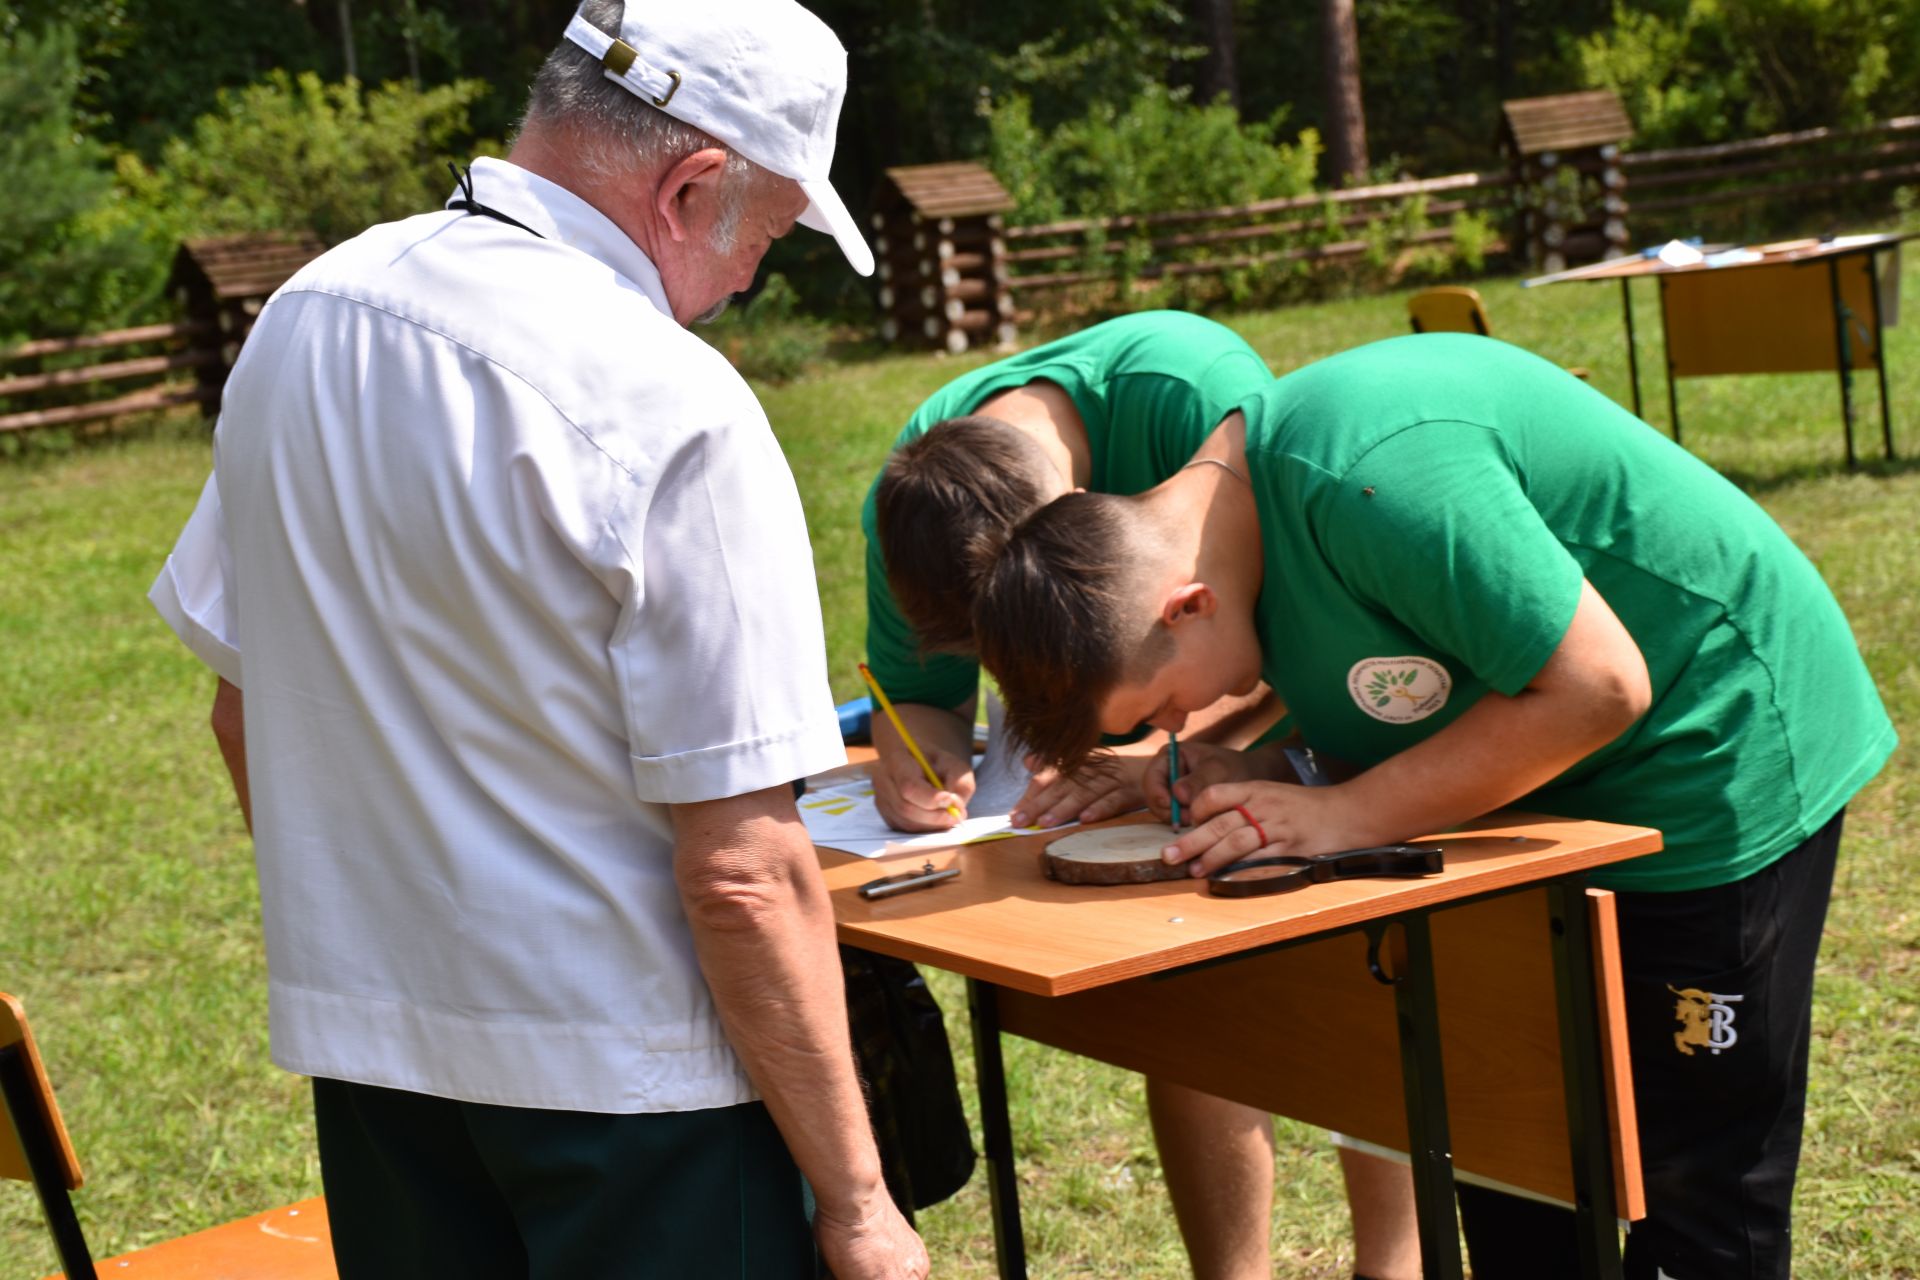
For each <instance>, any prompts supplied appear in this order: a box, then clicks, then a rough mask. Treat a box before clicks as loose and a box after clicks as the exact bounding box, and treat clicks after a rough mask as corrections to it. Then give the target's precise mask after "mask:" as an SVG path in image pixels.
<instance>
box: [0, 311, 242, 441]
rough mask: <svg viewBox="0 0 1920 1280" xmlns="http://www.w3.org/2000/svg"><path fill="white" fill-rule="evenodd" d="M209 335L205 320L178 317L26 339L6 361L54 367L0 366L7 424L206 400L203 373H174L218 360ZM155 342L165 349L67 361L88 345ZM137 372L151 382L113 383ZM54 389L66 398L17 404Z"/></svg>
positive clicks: (24, 425) (0, 357)
mask: <svg viewBox="0 0 1920 1280" xmlns="http://www.w3.org/2000/svg"><path fill="white" fill-rule="evenodd" d="M210 336H211V335H210V334H209V333H208V332H207V330H206V327H205V326H204V325H198V324H192V323H174V324H149V325H140V326H138V327H135V328H131V329H116V330H114V331H113V332H111V333H94V334H85V335H82V336H79V337H73V338H40V339H35V340H34V341H31V342H26V343H22V344H21V345H20V346H17V347H15V348H13V350H11V351H8V352H5V353H0V366H11V365H17V364H20V363H24V362H33V363H36V364H41V365H43V366H47V367H42V368H40V369H37V370H34V371H32V372H26V373H19V372H12V373H9V372H4V371H0V431H25V430H27V429H29V428H33V427H55V426H76V425H79V424H81V423H88V422H98V421H104V420H107V419H112V418H119V417H125V416H126V415H128V414H135V413H152V412H154V411H156V410H160V409H166V408H171V407H173V406H175V405H183V404H193V403H196V402H197V403H202V404H204V403H205V402H206V400H207V393H206V390H205V388H204V387H203V386H202V385H201V384H200V382H199V380H198V379H197V378H196V379H190V380H189V379H180V378H175V377H172V376H170V375H173V374H177V373H180V372H183V371H196V372H197V371H199V370H201V369H204V368H206V367H207V366H209V365H212V364H215V363H217V362H218V361H219V359H220V353H219V351H218V350H217V349H216V348H213V347H211V346H208V345H206V344H205V342H204V340H205V339H206V338H208V337H210ZM154 346H158V347H161V348H163V349H162V350H161V351H160V353H159V354H150V355H132V356H128V357H126V358H123V359H112V360H106V361H103V362H101V363H97V364H87V365H72V364H66V363H62V358H64V357H71V356H73V355H76V354H78V353H81V352H96V351H101V352H105V351H114V352H118V351H120V350H123V349H126V348H142V347H154ZM49 361H51V364H49ZM136 379H144V380H147V385H145V386H141V387H139V388H136V389H134V390H131V391H127V390H123V389H119V388H117V387H116V386H115V385H114V384H119V383H125V382H131V381H134V380H136ZM47 397H52V398H54V399H56V400H58V401H60V402H59V403H55V404H51V405H37V406H35V407H32V408H18V407H15V406H17V405H18V404H19V403H20V402H21V401H22V400H35V401H37V400H41V399H43V398H47Z"/></svg>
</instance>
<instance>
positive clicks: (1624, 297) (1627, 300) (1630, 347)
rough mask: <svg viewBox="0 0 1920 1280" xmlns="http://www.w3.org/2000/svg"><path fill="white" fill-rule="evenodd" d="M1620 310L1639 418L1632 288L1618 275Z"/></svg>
mask: <svg viewBox="0 0 1920 1280" xmlns="http://www.w3.org/2000/svg"><path fill="white" fill-rule="evenodd" d="M1620 311H1621V313H1622V314H1623V315H1625V316H1626V318H1627V381H1628V382H1631V383H1632V384H1633V416H1634V417H1636V418H1639V417H1640V344H1639V343H1638V342H1636V341H1635V340H1634V336H1633V288H1632V286H1631V284H1630V283H1629V282H1628V280H1627V277H1625V276H1621V277H1620ZM1642 420H1643V421H1644V419H1642Z"/></svg>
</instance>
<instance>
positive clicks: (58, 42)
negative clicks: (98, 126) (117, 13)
mask: <svg viewBox="0 0 1920 1280" xmlns="http://www.w3.org/2000/svg"><path fill="white" fill-rule="evenodd" d="M10 28H11V24H10V23H9V21H8V14H7V11H6V8H5V6H4V4H0V190H3V191H5V192H6V197H5V198H4V199H0V263H4V264H5V267H4V269H0V346H10V345H12V344H13V343H15V342H17V341H19V340H20V339H23V338H28V337H50V336H57V335H63V334H71V333H80V332H84V331H86V330H88V329H98V328H105V327H108V326H111V325H113V324H116V323H122V322H125V321H126V320H129V319H132V318H136V317H139V316H140V313H141V311H142V309H143V308H144V307H146V306H150V305H151V304H152V300H153V299H154V297H155V296H156V294H157V293H158V291H159V285H160V281H161V278H162V277H163V276H164V274H165V272H166V269H167V262H168V253H169V252H170V250H171V247H172V246H171V244H170V243H169V242H168V240H167V237H166V234H165V230H164V228H162V227H159V226H157V225H156V224H155V222H154V220H152V219H150V218H148V217H146V216H145V215H144V214H143V212H142V211H141V210H140V209H138V208H136V207H134V206H132V205H129V204H128V203H126V202H125V201H123V200H121V199H120V198H119V197H118V196H117V195H116V193H115V192H114V190H113V180H112V176H111V172H110V171H109V169H108V167H107V156H106V152H105V151H104V149H103V148H101V147H100V146H98V145H97V144H95V143H93V142H90V141H88V140H87V139H85V138H83V137H82V136H80V134H79V133H78V131H77V125H76V122H75V118H74V106H73V103H74V93H75V90H76V87H77V85H78V82H79V74H80V68H79V60H78V58H77V57H76V54H75V37H74V33H73V32H72V31H71V30H69V29H68V28H65V27H60V26H54V27H50V28H48V29H47V30H46V31H45V32H43V33H40V34H34V33H31V32H28V31H25V30H22V29H10Z"/></svg>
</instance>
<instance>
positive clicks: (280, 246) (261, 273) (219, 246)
mask: <svg viewBox="0 0 1920 1280" xmlns="http://www.w3.org/2000/svg"><path fill="white" fill-rule="evenodd" d="M326 248H327V246H326V245H325V244H324V243H322V242H321V240H320V238H319V237H318V236H316V235H314V234H313V233H312V232H304V233H299V234H285V233H279V232H263V233H259V234H255V235H240V236H223V237H220V238H218V239H212V240H189V241H187V242H186V243H184V244H182V245H181V246H180V251H179V252H178V253H177V254H175V255H174V259H173V273H172V274H171V275H169V276H168V277H167V291H168V292H169V293H171V294H172V295H173V297H174V300H175V301H176V302H177V303H178V304H179V306H180V310H181V313H182V314H183V315H185V316H186V318H187V322H188V324H190V325H192V326H193V327H194V329H195V330H196V332H198V333H199V334H201V335H204V336H202V337H201V338H200V339H199V341H200V342H203V343H207V344H210V345H211V346H212V347H213V348H214V352H215V354H214V357H213V358H211V359H209V360H207V361H206V362H204V363H202V364H201V365H199V366H198V370H197V373H196V377H197V379H198V381H199V383H200V388H199V389H200V400H201V403H202V404H203V405H204V406H205V407H206V412H207V414H208V415H209V416H211V415H214V414H217V413H218V412H219V411H220V393H221V390H222V388H224V387H225V386H226V383H227V374H228V373H229V372H230V371H231V370H232V369H233V362H234V360H235V359H237V358H238V357H239V355H240V344H241V343H243V342H245V341H246V338H247V334H248V333H249V332H251V331H252V329H253V322H254V320H255V319H257V318H258V317H259V315H260V309H261V308H262V307H263V306H265V305H266V302H267V299H268V297H270V296H271V295H272V293H273V291H274V290H275V289H278V288H279V287H280V286H281V285H283V284H285V283H286V282H287V280H288V278H289V277H290V276H292V275H293V273H294V272H296V271H298V270H299V269H300V268H301V267H304V266H306V265H307V264H308V263H309V262H311V261H313V260H314V259H315V258H317V257H319V256H320V255H321V254H322V253H324V252H326Z"/></svg>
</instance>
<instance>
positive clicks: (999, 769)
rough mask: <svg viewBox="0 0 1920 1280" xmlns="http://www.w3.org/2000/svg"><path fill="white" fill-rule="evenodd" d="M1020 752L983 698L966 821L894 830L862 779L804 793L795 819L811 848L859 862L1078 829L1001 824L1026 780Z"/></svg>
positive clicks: (1000, 713) (1001, 714) (996, 704)
mask: <svg viewBox="0 0 1920 1280" xmlns="http://www.w3.org/2000/svg"><path fill="white" fill-rule="evenodd" d="M1026 754H1027V753H1026V751H1025V750H1024V749H1023V748H1021V747H1020V745H1019V744H1018V743H1017V742H1014V741H1013V740H1012V739H1010V738H1009V737H1007V733H1006V710H1005V708H1003V707H1002V706H1001V705H1000V700H999V699H998V698H995V697H994V696H993V695H992V694H988V695H987V749H986V752H985V753H984V754H983V755H982V756H981V757H980V758H979V759H978V760H976V761H974V766H973V777H974V783H975V789H974V793H973V800H972V803H970V804H969V805H968V806H967V817H966V820H965V821H964V822H962V823H960V825H959V826H956V827H951V828H949V829H948V830H946V831H925V832H920V833H918V834H914V833H910V832H905V831H895V830H894V829H893V828H892V827H890V826H888V825H887V823H886V820H885V819H883V818H882V817H881V816H880V810H879V808H878V807H877V806H876V805H875V804H874V800H873V784H872V783H871V782H869V781H867V780H866V779H865V778H859V779H856V780H854V781H852V782H843V783H840V784H838V785H836V786H830V787H822V788H820V789H819V790H817V791H808V792H807V794H806V795H804V796H802V797H801V798H800V818H801V820H802V821H804V822H805V823H806V824H807V835H808V836H810V837H811V838H812V840H813V842H814V843H815V844H817V845H821V846H823V847H825V848H828V849H839V850H842V851H843V852H846V853H852V854H857V855H859V856H860V857H862V858H878V857H881V856H883V855H885V854H889V853H898V852H902V851H909V850H919V849H947V848H951V847H953V846H954V845H960V844H973V843H976V842H978V841H981V840H995V839H1002V838H1004V837H1006V836H1013V835H1031V834H1032V833H1034V832H1036V831H1042V830H1045V831H1064V830H1066V829H1067V828H1068V827H1072V826H1077V825H1079V824H1078V823H1072V822H1069V823H1065V824H1063V825H1061V826H1058V827H1015V826H1013V825H1012V824H1011V823H1009V822H1008V821H1007V818H1008V815H1009V814H1011V813H1012V812H1013V806H1014V805H1015V804H1016V803H1017V802H1018V801H1019V799H1020V797H1021V796H1022V795H1023V794H1025V792H1026V789H1027V781H1028V779H1029V778H1031V777H1032V775H1031V774H1030V773H1028V772H1027V767H1026V764H1025V757H1026Z"/></svg>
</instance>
